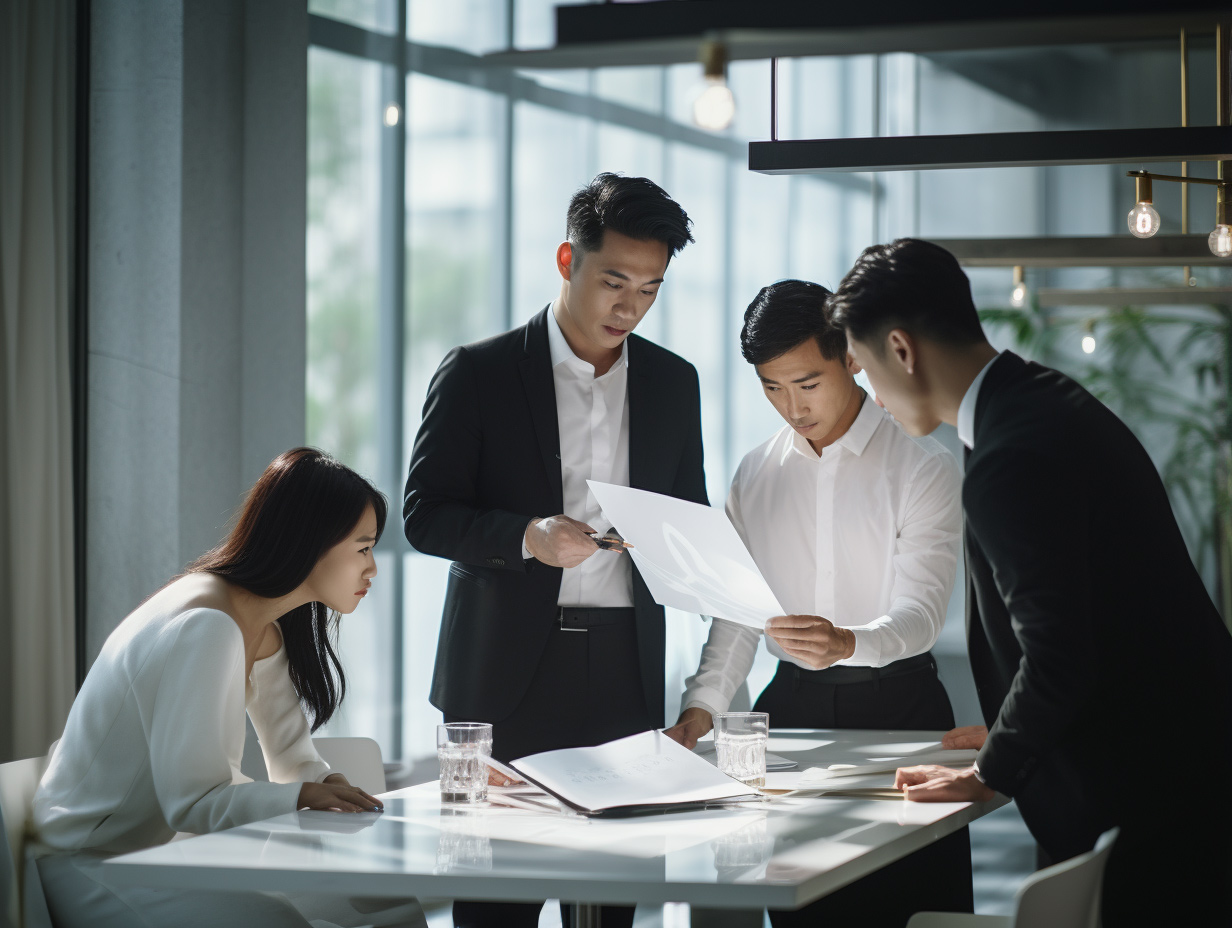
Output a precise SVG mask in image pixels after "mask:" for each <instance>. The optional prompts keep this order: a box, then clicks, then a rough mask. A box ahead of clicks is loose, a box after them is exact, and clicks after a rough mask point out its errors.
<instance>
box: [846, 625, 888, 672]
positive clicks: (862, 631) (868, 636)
mask: <svg viewBox="0 0 1232 928" xmlns="http://www.w3.org/2000/svg"><path fill="white" fill-rule="evenodd" d="M878 621H880V620H878ZM847 631H849V632H851V633H852V634H853V635H855V636H856V648H855V650H854V651H853V652H852V653H851V657H848V658H844V659H843V660H841V661H835V663H836V664H841V665H842V666H844V667H848V666H854V667H879V666H881V638H880V636H879V635H878V634H877V631H878V629H876V628H870V627H868V626H861V627H858V628H848V629H847Z"/></svg>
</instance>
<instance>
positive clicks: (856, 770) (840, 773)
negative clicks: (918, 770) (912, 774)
mask: <svg viewBox="0 0 1232 928" xmlns="http://www.w3.org/2000/svg"><path fill="white" fill-rule="evenodd" d="M978 753H979V752H978V751H971V750H955V751H950V750H945V749H938V750H936V751H925V752H921V753H916V754H905V755H903V756H902V757H891V758H886V759H884V760H875V761H872V762H870V763H867V764H834V765H831V766H829V767H809V768H808V769H807V770H802V771H800V772H799V773H798V774H796V776H797V777H798V779H799V782H798V787H799V788H801V789H805V788H808V787H810V786H814V785H820V784H822V783H827V782H829V781H831V780H835V779H847V778H850V777H862V776H869V775H871V774H884V773H893V772H894V771H896V770H897V769H898V768H899V767H915V766H917V765H919V764H941V765H942V766H945V767H970V766H971V765H972V764H974V763H975V757H976V755H977V754H978Z"/></svg>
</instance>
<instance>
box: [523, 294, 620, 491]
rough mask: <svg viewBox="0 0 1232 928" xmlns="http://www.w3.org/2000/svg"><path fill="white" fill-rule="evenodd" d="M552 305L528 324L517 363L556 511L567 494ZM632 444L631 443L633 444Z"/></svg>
mask: <svg viewBox="0 0 1232 928" xmlns="http://www.w3.org/2000/svg"><path fill="white" fill-rule="evenodd" d="M550 311H551V307H550V306H549V307H548V308H547V309H545V310H544V311H543V312H541V313H539V314H538V315H537V316H535V317H534V318H533V319H531V320H530V322H528V323H527V324H526V341H525V343H524V348H525V351H526V354H525V357H523V358H522V360H521V361H519V362H518V369H519V371H520V372H521V374H522V387H523V388H524V389H525V390H526V403H527V406H529V408H530V417H531V421H532V422H533V423H534V426H535V437H536V438H537V439H538V441H539V453H540V456H541V457H542V458H543V468H544V470H546V471H547V476H548V484H549V486H551V488H552V493H553V496H554V498H555V500H556V511H557V512H563V511H564V509H565V491H564V486H563V483H562V481H561V476H560V426H559V424H558V420H557V417H556V383H555V381H553V379H552V352H551V350H550V349H549V348H548V323H547V314H548V313H549V312H550ZM630 444H632V442H630Z"/></svg>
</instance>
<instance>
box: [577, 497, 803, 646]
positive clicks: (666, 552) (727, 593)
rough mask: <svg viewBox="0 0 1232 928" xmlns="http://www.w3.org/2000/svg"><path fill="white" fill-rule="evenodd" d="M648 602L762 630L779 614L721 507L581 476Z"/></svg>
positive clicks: (763, 581) (777, 605) (770, 593)
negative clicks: (625, 547)
mask: <svg viewBox="0 0 1232 928" xmlns="http://www.w3.org/2000/svg"><path fill="white" fill-rule="evenodd" d="M586 483H587V485H588V486H589V487H590V491H591V493H593V494H594V496H595V499H596V500H597V501H598V503H599V506H600V507H601V508H602V509H603V514H604V515H605V516H606V517H607V518H608V520H609V521H611V523H612V524H613V525H614V526H616V528H618V529H619V530H620V534H621V535H622V536H623V537H624V538H625V539H626V540H627V541H629V542H631V543H632V544H633V547H632V548H630V549H629V555H630V556H631V557H632V558H633V562H634V563H635V564H637V569H638V570H639V571H640V572H641V575H642V579H644V580H645V581H646V586H647V587H649V589H650V594H651V595H652V596H653V597H654V598H655V602H657V603H659V604H660V605H662V606H671V607H672V608H674V609H681V610H683V611H685V612H696V613H698V614H700V615H711V616H714V617H716V618H719V619H728V620H730V621H732V622H739V623H740V624H741V625H748V626H749V627H751V628H756V629H761V628H763V627H764V626H765V623H766V619H767V618H769V617H770V616H775V615H782V614H783V607H782V606H780V605H779V603H778V600H777V599H775V596H774V593H773V592H771V590H770V586H769V584H767V583H766V581H765V579H764V578H763V577H762V575H761V571H759V570H758V569H757V565H756V564H755V563H754V562H753V557H752V555H750V554H749V551H748V549H747V548H746V547H745V546H744V542H743V541H741V540H740V536H739V535H738V534H736V529H735V527H734V526H733V525H732V524H731V522H729V521H728V519H727V516H726V514H724V512H723V510H722V509H713V508H711V507H710V506H702V505H699V504H698V503H690V502H688V501H686V500H682V499H676V498H675V497H672V496H662V495H660V494H658V493H650V492H648V491H646V490H635V489H632V488H631V487H619V486H615V485H613V484H610V483H598V482H596V481H594V480H588V481H586Z"/></svg>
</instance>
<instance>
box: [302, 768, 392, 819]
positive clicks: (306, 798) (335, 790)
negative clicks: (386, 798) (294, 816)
mask: <svg viewBox="0 0 1232 928" xmlns="http://www.w3.org/2000/svg"><path fill="white" fill-rule="evenodd" d="M297 808H300V809H319V810H321V811H323V812H384V811H385V806H384V804H382V802H381V800H379V799H377V798H376V797H374V796H369V795H368V794H367V793H365V792H364V791H363V790H362V789H360V788H359V787H357V786H352V785H351V784H350V783H348V782H347V779H346V777H344V776H343V775H342V774H340V773H331V774H330V775H329V776H327V777H326V778H325V782H323V783H304V784H303V785H302V786H300V788H299V805H298V806H297Z"/></svg>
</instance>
